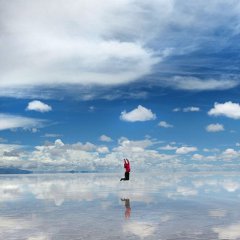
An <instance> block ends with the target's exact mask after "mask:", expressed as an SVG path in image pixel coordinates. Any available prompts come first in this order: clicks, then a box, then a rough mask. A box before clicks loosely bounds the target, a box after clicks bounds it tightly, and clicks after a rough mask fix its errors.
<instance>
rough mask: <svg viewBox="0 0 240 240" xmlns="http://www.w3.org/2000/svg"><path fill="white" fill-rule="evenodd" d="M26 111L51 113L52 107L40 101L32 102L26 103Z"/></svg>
mask: <svg viewBox="0 0 240 240" xmlns="http://www.w3.org/2000/svg"><path fill="white" fill-rule="evenodd" d="M26 110H28V111H37V112H49V111H52V107H51V106H49V105H47V104H46V103H43V102H41V101H38V100H34V101H31V102H29V103H28V106H27V107H26Z"/></svg>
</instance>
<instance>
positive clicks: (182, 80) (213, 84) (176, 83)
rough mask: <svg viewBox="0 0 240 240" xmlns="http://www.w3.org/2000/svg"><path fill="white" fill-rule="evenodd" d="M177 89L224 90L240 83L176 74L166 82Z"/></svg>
mask: <svg viewBox="0 0 240 240" xmlns="http://www.w3.org/2000/svg"><path fill="white" fill-rule="evenodd" d="M165 84H166V85H169V86H171V87H173V88H176V89H181V90H189V91H208V90H224V89H231V88H234V87H236V86H238V85H239V82H238V81H235V80H230V79H229V80H216V79H204V80H203V79H200V78H195V77H182V76H175V77H174V78H173V79H172V80H171V81H168V82H167V83H165Z"/></svg>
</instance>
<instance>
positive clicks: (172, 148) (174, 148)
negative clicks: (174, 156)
mask: <svg viewBox="0 0 240 240" xmlns="http://www.w3.org/2000/svg"><path fill="white" fill-rule="evenodd" d="M159 149H161V150H170V151H171V150H176V149H177V147H176V146H171V145H169V144H168V145H166V146H163V147H160V148H159Z"/></svg>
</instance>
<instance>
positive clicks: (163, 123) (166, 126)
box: [158, 121, 173, 128]
mask: <svg viewBox="0 0 240 240" xmlns="http://www.w3.org/2000/svg"><path fill="white" fill-rule="evenodd" d="M158 126H159V127H163V128H172V127H173V125H171V124H169V123H167V122H165V121H161V122H159V124H158Z"/></svg>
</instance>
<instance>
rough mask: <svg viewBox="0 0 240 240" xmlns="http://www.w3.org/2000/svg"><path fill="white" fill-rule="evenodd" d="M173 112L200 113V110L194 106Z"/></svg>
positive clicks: (176, 109) (175, 109)
mask: <svg viewBox="0 0 240 240" xmlns="http://www.w3.org/2000/svg"><path fill="white" fill-rule="evenodd" d="M172 111H173V112H181V111H182V112H199V111H200V108H199V107H194V106H190V107H185V108H174V109H173V110H172Z"/></svg>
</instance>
